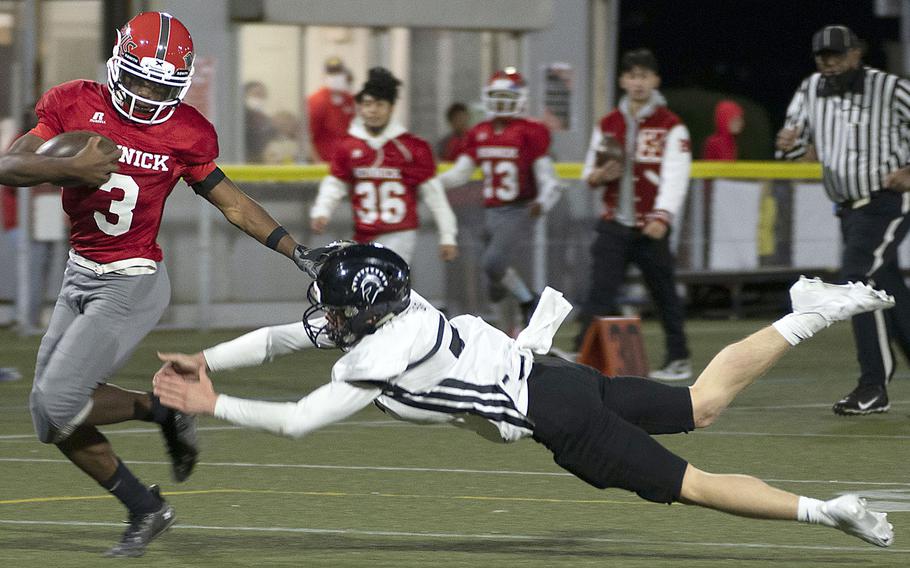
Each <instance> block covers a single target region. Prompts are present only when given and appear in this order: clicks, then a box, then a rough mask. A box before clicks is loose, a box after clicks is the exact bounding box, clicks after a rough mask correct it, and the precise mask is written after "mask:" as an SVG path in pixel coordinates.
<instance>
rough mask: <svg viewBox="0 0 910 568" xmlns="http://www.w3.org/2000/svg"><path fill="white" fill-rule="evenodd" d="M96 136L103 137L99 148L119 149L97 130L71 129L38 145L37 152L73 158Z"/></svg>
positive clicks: (50, 155)
mask: <svg viewBox="0 0 910 568" xmlns="http://www.w3.org/2000/svg"><path fill="white" fill-rule="evenodd" d="M95 136H97V137H98V138H101V141H100V142H99V143H98V149H99V150H101V151H102V152H113V151H114V150H116V149H117V144H115V143H114V141H113V140H111V139H110V138H108V137H107V136H104V135H103V134H98V133H97V132H91V131H89V130H71V131H70V132H63V133H61V134H58V135H56V136H54V137H53V138H51V139H50V140H48V141H47V142H45V143H44V144H42V145H41V146H38V149H37V150H35V153H36V154H41V155H42V156H49V157H51V158H71V157H73V156H75V155H76V154H78V153H79V151H80V150H82V149H83V148H85V145H86V144H87V143H88V141H89V139H90V138H93V137H95Z"/></svg>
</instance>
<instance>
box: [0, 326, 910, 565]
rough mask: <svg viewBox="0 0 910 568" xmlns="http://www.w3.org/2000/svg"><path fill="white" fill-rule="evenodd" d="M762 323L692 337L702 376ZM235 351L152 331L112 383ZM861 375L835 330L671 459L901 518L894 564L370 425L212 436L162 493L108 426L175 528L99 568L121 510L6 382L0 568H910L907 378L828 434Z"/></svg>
mask: <svg viewBox="0 0 910 568" xmlns="http://www.w3.org/2000/svg"><path fill="white" fill-rule="evenodd" d="M757 325H759V324H758V323H757V322H727V321H693V322H691V323H690V324H689V331H690V337H691V342H692V347H693V350H694V353H695V357H694V359H695V362H696V364H697V366H698V367H699V368H701V367H703V366H704V364H705V363H706V362H707V360H708V359H709V358H710V356H711V355H713V354H714V353H715V352H716V351H717V350H718V349H719V348H721V347H722V346H723V345H724V344H726V343H727V342H728V341H730V340H732V339H736V338H739V337H740V336H742V335H744V334H746V333H748V332H750V331H752V330H754V329H756V326H757ZM571 331H572V330H567V331H566V332H564V334H563V335H561V336H560V342H561V343H563V345H562V346H563V347H565V346H566V344H567V343H568V341H567V340H568V337H569V336H570V335H569V332H571ZM645 334H646V339H647V341H648V347H649V353H651V354H652V355H651V359H652V361H658V360H659V359H660V335H659V333H658V330H657V329H656V327H654V326H652V325H650V324H649V325H647V326H646V329H645ZM233 335H234V334H227V333H217V334H216V333H212V334H205V335H204V334H196V333H189V332H156V333H154V334H152V335H151V336H150V337H149V338H148V339H147V340H146V341H145V342H144V343H143V344H142V346H141V347H140V349H139V350H138V351H137V353H136V355H135V356H134V357H133V359H132V361H131V362H130V364H129V365H128V366H127V367H126V368H125V369H124V370H123V372H122V373H121V374H120V375H119V376H118V377H117V378H116V380H114V381H112V382H114V383H117V384H119V385H121V386H126V387H131V388H137V389H145V388H148V386H149V384H150V377H151V375H152V373H153V372H154V370H155V368H156V361H155V359H154V352H155V350H184V351H194V350H197V349H198V348H201V347H205V346H208V345H210V344H212V343H215V342H217V341H221V340H224V339H227V338H229V337H232V336H233ZM36 346H37V339H19V338H18V337H16V336H15V335H13V334H12V333H11V332H9V331H0V366H8V365H17V366H19V367H20V368H21V369H22V370H23V374H25V375H28V374H29V373H30V372H31V370H32V366H33V364H34V353H35V349H36ZM334 358H335V354H334V353H332V352H315V351H309V352H306V353H304V354H301V355H297V356H293V357H290V358H286V359H283V360H281V361H277V362H275V363H272V364H271V365H268V366H265V367H260V368H258V369H251V370H246V371H238V372H235V373H230V374H221V375H218V376H215V377H213V378H214V380H215V382H216V385H217V386H218V387H219V388H221V389H222V390H223V391H224V392H228V393H231V394H237V395H241V396H249V397H261V398H271V399H296V398H298V397H299V395H300V394H302V393H305V392H307V391H309V390H311V389H312V388H314V387H315V386H317V385H319V384H320V383H321V382H323V381H324V380H325V379H326V377H327V376H328V371H329V368H330V366H331V363H332V362H333V360H334ZM904 363H905V362H904V361H903V360H901V362H900V364H901V365H904ZM855 369H856V367H855V363H854V361H853V347H852V339H851V337H850V328H849V326H847V325H840V326H836V327H834V328H832V329H829V330H827V331H825V332H823V333H822V334H821V335H820V336H819V337H817V338H815V339H813V340H812V341H810V342H808V343H806V344H804V345H801V346H800V347H799V348H797V349H796V350H795V351H794V352H793V353H791V354H789V355H788V356H787V357H786V358H785V359H784V360H783V361H782V362H781V364H779V365H778V366H777V368H775V369H774V370H773V371H772V372H771V373H770V374H769V375H768V376H766V377H765V378H763V379H761V380H760V381H759V382H758V383H757V384H756V385H754V386H753V387H752V388H751V389H749V390H747V391H746V392H745V393H744V394H743V395H742V396H741V397H740V398H739V399H738V400H737V401H736V402H735V403H734V407H733V408H731V409H730V410H729V411H728V412H727V413H726V414H725V415H724V416H723V417H722V418H721V419H720V420H719V421H718V422H717V423H716V424H715V425H714V426H712V427H711V428H709V429H707V430H704V431H700V432H697V433H693V434H690V435H678V436H670V437H666V436H665V437H663V438H662V442H664V443H665V444H666V445H667V446H669V447H670V448H671V449H673V450H674V451H677V452H678V453H680V454H681V455H682V456H684V457H685V458H687V459H689V460H690V461H691V462H692V463H693V464H695V465H697V466H699V467H701V468H703V469H707V470H708V471H714V472H744V473H751V474H754V475H757V476H759V477H761V478H763V479H765V480H767V481H769V482H771V483H772V484H775V485H778V486H780V487H783V488H785V489H787V490H791V491H794V492H798V493H801V494H807V495H811V496H815V497H820V498H830V497H832V496H835V495H837V494H839V493H842V492H851V491H852V492H859V493H861V494H864V495H866V496H867V498H868V500H869V501H870V502H873V503H874V504H875V505H876V506H877V507H879V508H882V509H886V510H889V511H892V512H891V515H890V519H891V521H892V522H893V523H894V525H895V533H896V538H895V544H894V545H893V547H892V548H891V549H888V550H882V549H878V548H876V547H873V546H871V545H867V544H865V543H863V542H861V541H859V540H858V539H855V538H852V537H848V536H846V535H844V534H843V533H840V532H838V531H834V530H831V529H826V528H820V527H814V526H805V525H799V524H796V523H783V522H770V521H751V520H744V519H738V518H733V517H729V516H726V515H723V514H720V513H715V512H711V511H705V510H697V509H695V508H691V507H685V506H682V505H673V506H669V507H668V506H665V505H656V504H651V503H647V502H645V501H641V500H639V499H638V498H637V497H635V496H634V495H632V494H629V493H626V492H623V491H618V490H609V491H598V490H596V489H593V488H591V487H589V486H587V485H585V484H584V483H582V482H581V481H578V480H576V479H575V478H573V477H571V476H569V475H567V474H565V473H563V472H562V471H561V470H560V469H559V468H558V467H557V466H555V465H554V464H553V463H552V461H551V460H550V458H549V457H548V454H547V452H546V451H545V450H544V449H543V448H542V447H540V446H537V445H536V444H534V443H533V442H531V441H527V440H526V441H523V442H520V443H518V444H514V445H510V446H506V445H496V444H492V443H490V442H487V441H485V440H482V439H481V438H479V437H477V436H476V435H474V434H471V433H468V432H464V431H460V430H456V429H454V428H448V427H418V426H412V425H408V424H402V423H397V422H393V421H391V420H389V419H387V418H386V417H385V416H384V415H383V414H381V413H380V412H379V411H377V410H374V409H369V410H367V411H364V412H363V413H361V414H358V415H357V416H355V417H353V418H352V419H350V420H348V421H346V422H344V423H340V424H337V425H334V426H331V427H329V428H328V429H326V430H323V431H320V432H317V433H315V434H313V435H311V436H310V437H308V438H305V439H303V440H298V441H294V440H285V439H281V438H278V437H274V436H270V435H266V434H262V433H258V432H251V431H241V430H239V429H236V428H233V427H231V426H229V425H227V424H224V423H220V422H218V421H216V420H208V419H207V420H203V421H202V422H201V426H202V442H203V444H204V446H203V456H202V460H201V463H200V465H199V466H198V468H197V470H196V473H195V474H194V476H193V477H192V478H191V479H190V480H189V481H188V482H186V483H184V484H181V485H176V484H174V483H172V482H171V481H170V480H169V477H168V464H167V462H166V457H165V455H164V450H163V447H162V444H161V442H160V436H159V435H158V433H157V431H156V430H155V429H154V428H151V427H149V426H150V425H148V424H145V423H140V422H131V423H126V424H122V425H116V426H111V427H108V428H106V429H105V431H106V432H107V433H108V434H109V436H110V438H111V440H112V441H113V443H114V445H115V448H117V449H118V451H119V454H120V455H121V457H122V458H123V459H124V461H126V462H127V463H128V464H131V466H132V468H133V470H134V471H135V472H136V473H137V474H138V475H139V476H140V477H141V478H142V479H143V480H144V481H146V482H148V483H152V482H158V483H160V484H161V485H162V487H163V490H164V493H165V495H166V496H167V498H168V499H169V500H170V501H171V502H172V503H173V504H174V505H175V507H176V509H177V513H178V521H177V525H175V527H174V528H173V529H172V530H171V531H170V532H168V533H167V534H165V535H163V536H162V537H160V538H159V539H158V540H156V541H155V542H154V543H153V544H152V545H151V546H150V547H149V550H148V553H147V554H146V556H145V557H144V558H142V559H135V560H106V559H102V558H100V556H99V555H100V553H101V552H102V551H104V550H106V549H107V548H108V547H109V546H110V545H111V544H112V543H113V542H114V541H115V540H116V539H117V538H118V537H119V534H120V532H121V531H122V525H121V524H119V521H120V520H121V519H122V518H123V516H124V513H123V510H122V509H121V507H120V505H119V504H118V503H117V502H116V501H114V499H113V498H111V497H108V496H107V495H106V494H105V493H104V492H103V491H102V490H101V489H100V487H98V486H97V485H96V484H95V483H94V482H92V481H91V480H90V479H89V478H87V477H85V476H83V475H82V474H81V473H80V472H78V471H77V470H76V469H75V468H74V467H72V466H71V465H69V464H68V463H67V462H65V461H64V460H63V459H62V456H61V455H60V454H59V453H58V452H57V451H56V450H55V448H53V447H52V446H43V445H41V444H40V443H38V442H36V441H35V440H34V438H33V436H32V428H31V422H30V418H29V414H28V409H27V406H26V404H27V402H26V401H27V397H28V391H29V388H30V384H29V383H30V380H29V378H28V377H27V378H26V379H23V380H21V381H18V382H13V383H0V410H2V412H0V567H4V568H28V567H40V568H64V567H88V566H92V567H93V566H99V565H106V564H114V563H116V562H122V563H125V564H126V563H128V564H130V566H156V567H189V566H214V567H219V568H226V567H233V566H257V567H258V566H327V567H335V566H365V567H366V566H370V567H374V566H394V567H396V568H399V567H426V566H430V565H433V566H440V567H441V566H475V567H486V566H522V567H523V568H530V567H549V566H572V567H576V566H643V567H645V566H646V567H653V566H673V567H675V568H683V567H695V566H737V567H742V568H745V567H750V566H822V565H825V566H901V567H905V566H910V532H908V527H910V416H908V414H910V387H908V386H907V384H906V383H907V379H908V378H910V373H908V372H907V371H906V367H905V366H902V367H901V370H900V371H899V372H898V375H897V377H896V382H895V383H894V384H893V385H892V388H891V390H890V394H891V398H892V410H891V412H890V413H888V414H885V415H879V416H872V417H864V418H853V419H848V418H839V417H835V416H834V415H833V414H832V413H831V411H830V405H831V403H832V402H833V401H834V400H835V399H837V398H838V397H839V396H840V395H842V394H844V393H845V392H847V391H849V390H850V389H851V388H852V387H853V383H854V378H855V372H856V371H855Z"/></svg>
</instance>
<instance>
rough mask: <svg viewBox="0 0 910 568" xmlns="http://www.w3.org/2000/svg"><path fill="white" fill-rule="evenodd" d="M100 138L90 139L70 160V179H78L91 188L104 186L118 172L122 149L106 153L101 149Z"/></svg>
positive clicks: (68, 167) (68, 165)
mask: <svg viewBox="0 0 910 568" xmlns="http://www.w3.org/2000/svg"><path fill="white" fill-rule="evenodd" d="M100 143H101V137H100V136H93V137H92V138H89V139H88V142H86V144H85V147H84V148H83V149H81V150H79V153H78V154H76V155H75V156H73V157H72V158H66V159H68V160H69V164H67V169H68V177H70V178H73V179H76V180H78V181H81V182H83V183H85V184H86V185H88V186H91V187H100V186H102V185H104V184H105V183H106V182H107V180H108V179H110V177H111V173H112V172H116V171H117V168H118V166H117V162H118V160H120V155H121V152H120V148H114V149H113V150H109V151H105V150H102V149H101V148H100V147H99V144H100Z"/></svg>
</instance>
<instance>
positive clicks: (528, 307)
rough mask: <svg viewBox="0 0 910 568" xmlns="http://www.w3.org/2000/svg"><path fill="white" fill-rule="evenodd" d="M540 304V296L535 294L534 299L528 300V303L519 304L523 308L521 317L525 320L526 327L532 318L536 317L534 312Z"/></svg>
mask: <svg viewBox="0 0 910 568" xmlns="http://www.w3.org/2000/svg"><path fill="white" fill-rule="evenodd" d="M538 302H540V294H534V297H533V298H531V299H530V300H528V301H527V302H522V303H521V304H518V305H519V306H521V316H522V317H523V318H524V320H525V325H528V324H529V323H531V316H533V315H534V310H536V309H537V303H538Z"/></svg>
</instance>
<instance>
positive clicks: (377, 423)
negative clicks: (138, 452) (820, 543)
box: [0, 406, 910, 442]
mask: <svg viewBox="0 0 910 568" xmlns="http://www.w3.org/2000/svg"><path fill="white" fill-rule="evenodd" d="M761 408H765V409H767V408H770V407H757V406H756V407H748V408H745V409H743V410H760V409H761ZM794 408H795V407H794ZM729 410H732V409H727V411H725V412H728V411H729ZM339 426H355V427H356V426H362V427H367V428H394V427H403V428H412V427H418V426H419V427H420V428H422V429H426V428H438V429H443V428H446V429H448V428H450V426H448V425H446V424H436V425H422V424H411V423H409V422H402V421H400V420H352V421H349V422H336V423H335V424H332V425H330V426H328V427H327V428H323V429H321V430H319V431H317V432H314V433H315V434H318V433H320V432H321V433H323V434H325V433H327V432H330V431H331V429H332V428H335V427H339ZM198 430H199V431H200V432H220V431H229V430H244V428H243V427H241V426H200V427H199V428H198ZM695 431H696V432H698V434H699V435H711V436H759V437H765V438H767V437H772V438H775V437H776V438H833V439H838V438H842V439H859V440H865V439H870V440H910V434H815V433H812V432H736V431H728V430H706V429H700V430H695ZM157 432H159V429H158V428H124V429H121V430H118V429H113V430H107V429H106V430H104V434H105V435H111V436H119V435H122V434H126V435H132V434H154V433H157ZM34 437H35V435H34V434H6V435H0V442H2V441H4V440H22V439H31V438H34Z"/></svg>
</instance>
